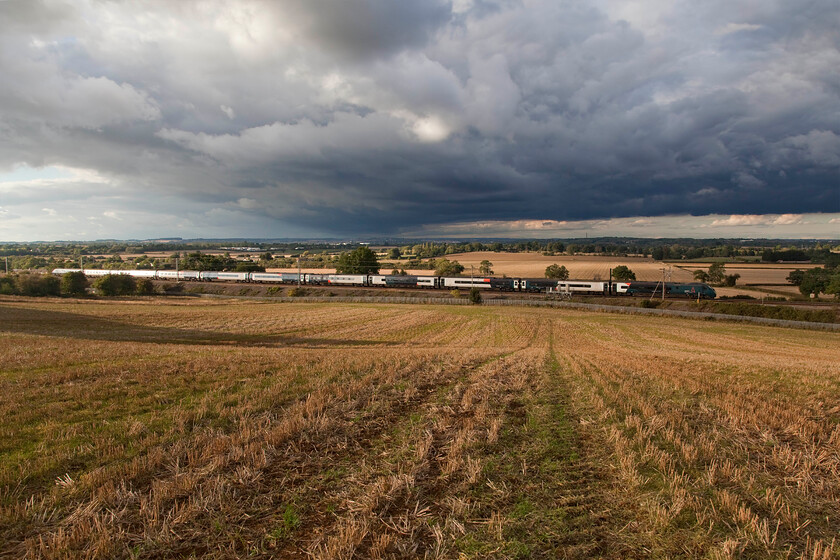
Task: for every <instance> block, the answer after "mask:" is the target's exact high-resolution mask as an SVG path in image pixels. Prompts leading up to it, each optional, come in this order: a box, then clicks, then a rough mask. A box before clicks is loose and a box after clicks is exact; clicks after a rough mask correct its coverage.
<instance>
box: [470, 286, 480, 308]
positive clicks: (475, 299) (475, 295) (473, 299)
mask: <svg viewBox="0 0 840 560" xmlns="http://www.w3.org/2000/svg"><path fill="white" fill-rule="evenodd" d="M470 303H472V304H475V305H478V304H480V303H481V290H480V289H478V288H470Z"/></svg>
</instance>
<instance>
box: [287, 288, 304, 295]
mask: <svg viewBox="0 0 840 560" xmlns="http://www.w3.org/2000/svg"><path fill="white" fill-rule="evenodd" d="M305 295H306V288H301V287H300V286H295V287H294V288H289V297H301V296H305Z"/></svg>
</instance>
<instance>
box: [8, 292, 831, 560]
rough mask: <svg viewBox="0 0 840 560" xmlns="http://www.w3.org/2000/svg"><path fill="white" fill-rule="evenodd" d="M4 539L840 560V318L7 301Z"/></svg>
mask: <svg viewBox="0 0 840 560" xmlns="http://www.w3.org/2000/svg"><path fill="white" fill-rule="evenodd" d="M0 333H2V336H0V357H2V359H1V360H0V557H23V556H28V557H32V558H176V557H177V558H182V557H197V558H232V557H256V558H269V557H281V558H392V557H418V556H420V557H423V556H428V557H432V558H531V557H545V558H564V557H565V558H593V557H595V558H597V557H604V558H627V557H636V558H639V557H653V558H674V557H705V558H736V557H749V558H767V557H769V558H807V559H809V560H813V559H815V558H836V557H838V555H840V542H837V543H835V539H837V540H838V541H840V539H838V537H840V505H838V504H840V334H838V333H824V332H813V331H800V330H795V329H782V328H771V327H760V326H752V325H744V324H724V323H719V322H705V321H695V320H685V319H676V318H662V317H646V316H625V315H605V314H596V313H587V312H583V311H568V310H556V309H528V308H496V307H460V306H459V307H434V306H420V305H404V306H398V305H385V304H381V305H380V304H376V305H374V304H300V303H295V304H289V303H285V304H284V303H254V302H230V301H218V302H209V303H208V302H206V301H199V302H196V301H194V300H186V299H185V300H173V299H167V300H154V299H152V300H143V301H73V300H26V299H23V298H18V299H15V298H6V299H0Z"/></svg>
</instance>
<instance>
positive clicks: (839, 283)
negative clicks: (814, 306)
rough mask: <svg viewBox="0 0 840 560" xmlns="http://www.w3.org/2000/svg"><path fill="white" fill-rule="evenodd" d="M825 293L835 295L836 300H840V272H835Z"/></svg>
mask: <svg viewBox="0 0 840 560" xmlns="http://www.w3.org/2000/svg"><path fill="white" fill-rule="evenodd" d="M825 293H827V294H834V298H835V299H840V272H835V273H834V275H833V276H832V277H831V281H830V282H829V283H828V286H826V287H825Z"/></svg>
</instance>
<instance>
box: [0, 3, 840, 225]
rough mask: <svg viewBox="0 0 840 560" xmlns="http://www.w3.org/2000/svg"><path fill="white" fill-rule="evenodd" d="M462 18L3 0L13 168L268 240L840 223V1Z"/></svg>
mask: <svg viewBox="0 0 840 560" xmlns="http://www.w3.org/2000/svg"><path fill="white" fill-rule="evenodd" d="M457 4H458V6H457V10H456V11H453V6H452V5H450V3H448V2H438V1H435V2H402V1H397V0H393V1H385V0H381V1H373V0H371V1H363V0H358V1H355V0H354V1H351V0H340V1H339V0H334V1H326V0H325V1H317V2H311V1H310V2H304V1H303V0H285V1H282V2H265V1H253V2H236V3H228V2H221V1H220V2H201V3H199V2H186V1H185V2H178V3H162V2H161V3H144V4H142V5H138V4H136V3H131V2H104V3H93V4H88V3H83V2H70V3H68V4H51V3H43V4H42V3H23V2H0V73H2V74H3V75H4V77H6V76H8V77H9V78H10V79H9V80H4V82H3V83H1V84H0V169H2V168H3V167H5V168H6V169H9V168H11V167H12V166H14V165H15V164H19V163H24V162H25V163H29V164H30V165H32V166H40V165H65V166H68V167H71V168H82V169H94V170H97V171H98V172H99V173H100V174H101V175H103V176H106V177H108V178H109V179H110V180H112V181H113V182H114V184H118V185H119V186H120V189H124V192H125V193H126V195H127V196H126V200H129V199H131V196H130V194H131V193H142V194H143V196H145V197H150V198H154V197H166V196H175V197H178V200H181V201H183V204H184V206H183V207H182V210H183V211H187V208H188V201H193V202H194V203H195V205H196V207H200V208H201V211H197V212H195V213H194V214H195V219H194V220H193V221H192V222H191V223H193V224H207V223H209V222H208V221H212V220H213V219H214V218H213V216H215V219H217V220H223V219H231V220H233V219H240V218H242V217H245V219H246V220H247V217H248V216H252V217H254V220H256V221H255V222H254V223H259V224H260V227H265V228H269V229H271V228H272V227H273V228H274V230H275V231H273V232H261V233H264V234H265V235H264V236H270V235H272V234H274V235H283V234H284V232H287V231H321V232H323V233H324V234H333V233H354V232H364V233H393V232H399V231H401V230H405V229H414V228H417V227H420V226H421V225H423V224H433V223H447V222H464V221H479V220H523V219H525V220H527V219H533V220H545V219H549V220H563V219H598V218H610V217H621V216H635V215H658V214H675V213H693V214H698V213H721V214H727V215H729V214H738V215H741V214H755V213H776V214H786V213H805V212H812V211H840V195H838V176H840V175H839V174H840V160H838V155H837V154H838V153H840V141H838V138H840V87H838V85H840V82H837V79H836V75H837V72H836V68H837V67H838V66H840V52H838V48H837V42H838V40H837V35H836V32H835V31H834V29H835V28H834V27H832V25H833V23H834V22H836V19H837V17H838V13H840V8H838V6H837V5H836V2H828V1H823V0H820V1H816V2H812V3H809V5H808V6H807V7H806V8H804V9H802V10H799V11H797V10H796V9H795V7H794V6H793V5H792V4H790V3H786V2H781V1H779V2H765V3H751V2H750V3H748V2H746V1H745V2H736V3H732V2H724V1H723V0H719V1H718V0H716V1H713V2H710V3H708V4H706V3H703V4H702V5H698V4H697V3H696V2H688V1H687V0H686V1H685V2H677V3H662V4H656V5H651V6H648V5H647V4H646V3H642V4H638V3H633V2H629V1H627V2H625V1H624V0H622V1H618V0H600V1H599V2H595V3H591V4H586V3H583V4H581V3H564V2H556V1H553V0H544V1H534V2H529V3H524V2H513V1H511V2H495V3H492V2H485V1H474V2H466V1H464V2H458V3H457ZM638 6H641V7H642V8H644V9H636V10H634V9H633V8H634V7H638ZM140 12H141V13H140ZM2 16H7V17H5V18H4V17H2ZM138 16H142V17H138ZM817 20H819V21H817ZM105 22H107V25H105ZM67 188H68V189H69V188H71V187H67ZM87 192H88V191H86V190H85V189H80V190H79V193H87ZM53 196H56V197H59V196H60V195H59V194H57V193H56V194H54V195H53ZM86 196H87V194H86ZM90 196H92V195H90ZM243 201H244V202H243ZM250 201H254V202H250ZM0 202H2V203H3V205H4V208H7V211H9V212H12V211H14V209H13V208H12V207H11V206H10V205H9V204H8V203H6V202H5V201H0ZM20 203H21V204H23V202H20ZM44 205H45V204H42V205H41V207H43V206H44ZM49 207H52V206H49ZM214 208H217V209H220V210H219V212H217V213H215V214H214V213H213V209H214ZM106 210H108V211H111V210H113V211H115V212H117V213H118V214H119V210H120V209H119V208H113V209H112V208H108V209H103V211H106ZM150 211H151V210H150ZM181 213H182V214H183V212H181ZM100 214H101V212H100ZM120 215H122V214H120ZM126 215H127V216H130V214H126ZM127 221H130V218H125V219H124V220H123V222H127ZM272 224H273V226H272ZM240 226H241V225H240V224H236V225H235V226H234V225H232V226H231V227H240ZM196 227H197V226H196ZM214 227H216V226H214Z"/></svg>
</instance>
